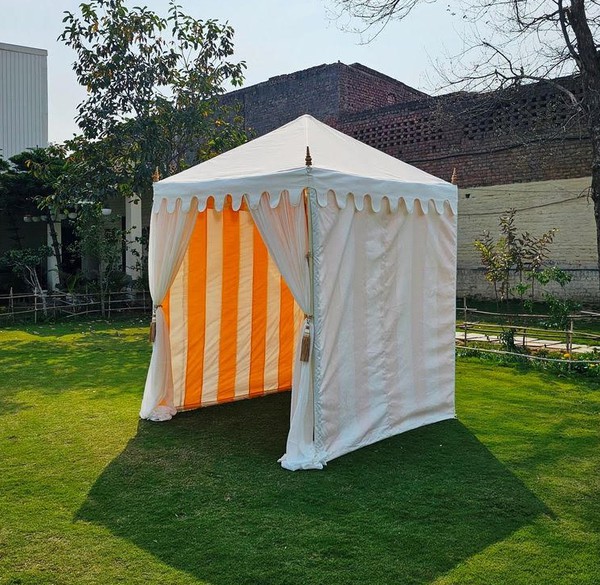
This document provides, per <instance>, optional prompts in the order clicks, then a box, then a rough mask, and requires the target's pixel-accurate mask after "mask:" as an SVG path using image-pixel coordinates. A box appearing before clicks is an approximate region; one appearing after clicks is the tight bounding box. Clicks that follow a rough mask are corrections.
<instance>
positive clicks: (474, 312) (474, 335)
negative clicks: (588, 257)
mask: <svg viewBox="0 0 600 585" xmlns="http://www.w3.org/2000/svg"><path fill="white" fill-rule="evenodd" d="M555 319H556V317H555V316H552V315H548V314H532V313H499V312H493V311H483V310H480V309H475V308H472V307H469V306H468V305H467V301H466V299H463V306H462V307H457V333H456V346H457V349H458V350H459V351H460V350H468V351H469V352H481V353H484V354H485V353H487V354H497V355H505V356H515V357H519V358H521V359H526V360H528V361H539V362H555V363H558V362H560V363H562V364H565V363H566V364H567V366H568V369H571V365H572V363H574V362H576V363H577V364H588V365H590V364H594V365H598V364H600V359H597V358H596V355H595V354H596V353H598V357H599V358H600V334H599V333H597V332H596V331H600V313H597V312H595V311H578V312H576V313H572V314H569V315H565V316H563V319H562V320H563V322H564V323H566V324H567V326H566V327H564V328H560V327H552V326H548V327H543V326H541V323H544V322H546V323H548V322H551V321H553V320H555ZM495 346H500V347H501V349H495ZM462 353H464V352H462ZM590 355H591V356H592V357H591V358H589V357H588V356H590Z"/></svg>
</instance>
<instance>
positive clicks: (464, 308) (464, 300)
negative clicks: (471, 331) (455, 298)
mask: <svg viewBox="0 0 600 585" xmlns="http://www.w3.org/2000/svg"><path fill="white" fill-rule="evenodd" d="M467 315H468V310H467V297H463V327H464V329H465V336H464V343H465V347H466V346H467V341H468V335H467V330H468V325H467Z"/></svg>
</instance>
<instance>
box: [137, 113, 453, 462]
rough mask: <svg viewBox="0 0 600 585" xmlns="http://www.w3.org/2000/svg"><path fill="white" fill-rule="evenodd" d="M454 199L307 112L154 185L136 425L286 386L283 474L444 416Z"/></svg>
mask: <svg viewBox="0 0 600 585" xmlns="http://www.w3.org/2000/svg"><path fill="white" fill-rule="evenodd" d="M306 147H309V148H310V155H311V157H312V166H311V165H310V164H306V163H310V162H311V161H310V160H307V161H305V152H306ZM456 200H457V192H456V187H455V186H453V185H451V184H449V183H446V182H444V181H442V180H440V179H438V178H436V177H433V176H431V175H429V174H427V173H425V172H423V171H421V170H419V169H416V168H414V167H411V166H410V165H407V164H405V163H403V162H401V161H399V160H397V159H395V158H393V157H391V156H388V155H386V154H384V153H382V152H380V151H378V150H375V149H373V148H371V147H369V146H366V145H365V144H363V143H361V142H358V141H356V140H354V139H352V138H350V137H348V136H346V135H344V134H342V133H340V132H338V131H336V130H334V129H332V128H330V127H328V126H326V125H325V124H322V123H321V122H319V121H317V120H315V119H314V118H312V117H311V116H308V115H305V116H301V117H300V118H298V119H297V120H294V121H293V122H290V123H289V124H287V125H285V126H283V127H281V128H279V129H277V130H275V131H273V132H271V133H269V134H267V135H265V136H262V137H260V138H257V139H256V140H253V141H251V142H249V143H247V144H244V145H242V146H240V147H238V148H235V149H233V150H231V151H229V152H226V153H224V154H222V155H220V156H217V157H215V158H214V159H211V160H208V161H206V162H204V163H202V164H199V165H197V166H195V167H193V168H190V169H188V170H186V171H184V172H182V173H179V174H177V175H174V176H172V177H169V178H167V179H165V180H162V181H159V182H158V183H156V184H155V187H154V207H153V212H152V218H151V227H150V246H149V279H150V291H151V294H152V298H153V302H154V306H155V311H156V339H155V342H154V347H153V353H152V359H151V363H150V368H149V372H148V377H147V380H146V387H145V391H144V397H143V401H142V408H141V413H140V416H141V417H142V418H146V419H151V420H166V419H168V418H170V417H171V416H172V415H173V414H175V413H176V412H177V411H178V410H186V409H190V408H197V407H200V406H205V405H209V404H216V403H222V402H227V401H230V400H237V399H241V398H248V397H254V396H259V395H264V394H265V393H268V392H274V391H280V390H283V389H289V387H290V385H291V386H292V401H291V413H290V431H289V436H288V440H287V447H286V453H285V455H284V456H283V457H282V458H281V464H282V465H283V467H285V468H287V469H310V468H317V469H319V468H322V466H323V465H324V464H325V463H326V462H327V461H330V460H331V459H333V458H335V457H338V456H340V455H342V454H344V453H348V452H350V451H352V450H354V449H357V448H359V447H362V446H364V445H367V444H370V443H373V442H375V441H379V440H381V439H384V438H386V437H390V436H392V435H394V434H397V433H400V432H403V431H406V430H409V429H413V428H416V427H419V426H422V425H426V424H430V423H434V422H437V421H440V420H444V419H448V418H452V417H454V326H455V274H456ZM267 250H268V251H267ZM308 350H310V352H309V355H307V354H308ZM303 353H304V355H301V354H303Z"/></svg>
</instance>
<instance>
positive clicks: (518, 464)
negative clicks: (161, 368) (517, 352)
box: [0, 321, 600, 585]
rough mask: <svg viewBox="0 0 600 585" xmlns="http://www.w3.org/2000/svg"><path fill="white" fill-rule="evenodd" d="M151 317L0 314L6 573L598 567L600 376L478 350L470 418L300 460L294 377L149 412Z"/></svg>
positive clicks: (331, 574) (312, 575)
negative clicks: (293, 464) (31, 318)
mask: <svg viewBox="0 0 600 585" xmlns="http://www.w3.org/2000/svg"><path fill="white" fill-rule="evenodd" d="M146 334H147V329H146V326H145V324H143V325H142V324H141V323H139V322H132V321H129V322H121V323H117V324H111V325H108V324H104V323H97V322H96V323H94V322H89V323H76V324H69V325H54V326H52V325H38V326H37V327H34V326H28V327H23V328H21V329H16V328H15V329H8V330H7V329H4V330H1V331H0V583H1V584H2V585H5V584H13V585H16V584H20V585H29V584H63V583H65V584H85V583H94V584H95V583H105V584H114V583H126V584H127V583H133V584H137V583H139V584H144V585H148V584H167V583H173V584H191V583H196V584H197V583H206V584H212V585H243V584H248V585H250V584H253V585H254V584H256V585H263V584H265V585H293V584H299V585H300V584H302V585H304V584H323V585H325V584H327V585H337V584H344V585H346V584H350V583H358V584H363V585H370V584H394V585H396V584H398V585H404V584H413V583H414V584H417V583H419V584H421V583H435V584H438V585H441V584H450V583H454V584H461V585H464V584H469V583H473V584H487V583H497V584H507V583H508V584H510V585H516V584H520V583H531V584H557V583H573V584H578V585H579V584H582V585H583V584H590V585H591V584H597V583H599V582H600V534H599V531H600V503H599V502H600V489H599V488H600V388H599V387H598V386H597V385H594V384H593V383H592V382H589V381H585V380H583V379H578V378H568V379H567V378H556V377H552V376H550V375H548V374H545V373H543V372H537V371H529V370H519V369H516V368H509V367H500V366H493V365H490V364H489V363H488V364H486V363H485V362H480V361H478V360H476V359H474V358H461V359H460V360H459V362H458V370H457V410H458V417H459V418H458V420H454V421H446V422H443V423H438V424H436V425H432V426H429V427H425V428H422V429H418V430H416V431H412V432H409V433H405V434H403V435H400V436H398V437H394V438H392V439H390V440H387V441H384V442H381V443H378V444H376V445H372V446H371V447H368V448H365V449H362V450H360V451H358V452H355V453H352V454H350V455H347V456H345V457H342V458H340V459H338V460H335V461H333V462H331V463H330V464H329V466H328V467H327V468H326V470H324V471H322V472H297V473H291V472H287V471H284V470H282V469H281V468H280V467H279V465H278V464H277V463H276V459H277V458H278V457H279V456H280V455H281V454H282V453H283V450H284V445H285V438H286V433H287V425H288V409H289V394H287V393H286V394H282V395H277V396H271V397H268V398H263V399H257V400H251V401H246V402H239V403H235V404H229V405H225V406H221V407H214V408H208V409H203V410H199V411H195V412H190V413H185V414H180V415H178V416H177V417H176V418H175V419H173V421H171V422H169V423H162V424H158V423H149V422H144V421H142V422H140V421H138V418H137V413H138V409H139V405H140V399H141V392H142V388H143V383H144V378H145V371H146V366H147V363H148V359H149V355H150V347H149V346H148V344H147V342H146Z"/></svg>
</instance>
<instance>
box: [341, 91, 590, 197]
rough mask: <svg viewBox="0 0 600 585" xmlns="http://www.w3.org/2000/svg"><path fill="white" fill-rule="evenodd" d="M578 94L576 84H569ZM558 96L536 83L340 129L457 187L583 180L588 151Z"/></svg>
mask: <svg viewBox="0 0 600 585" xmlns="http://www.w3.org/2000/svg"><path fill="white" fill-rule="evenodd" d="M568 83H570V84H571V85H572V88H573V91H574V93H579V92H580V88H579V86H578V83H577V81H576V80H572V81H568ZM567 99H568V98H566V97H565V96H564V95H563V94H562V93H561V92H559V91H558V90H556V89H554V88H552V87H551V86H549V85H548V84H543V83H538V84H534V85H528V86H523V87H521V88H518V89H516V90H511V91H506V92H503V93H496V94H489V95H484V96H481V95H472V94H450V95H446V96H439V97H435V98H428V99H424V98H422V99H419V100H418V101H412V102H408V103H403V104H399V105H395V106H388V107H385V108H379V109H376V110H375V109H374V110H369V111H363V112H358V113H347V112H346V113H343V114H341V115H340V117H339V118H338V121H337V128H338V129H339V130H341V131H342V132H345V133H346V134H349V135H350V136H353V137H355V138H357V139H358V140H361V141H363V142H365V143H367V144H369V145H371V146H373V147H375V148H378V149H379V150H382V151H384V152H387V153H388V154H390V155H392V156H394V157H396V158H399V159H401V160H404V161H405V162H407V163H409V164H412V165H414V166H417V167H419V168H421V169H423V170H425V171H427V172H429V173H431V174H434V175H436V176H439V177H441V178H443V179H446V180H448V179H449V178H450V177H451V176H452V171H453V169H454V168H456V169H457V172H458V177H459V183H458V184H459V185H460V186H477V185H497V184H506V183H516V182H528V181H541V180H549V179H561V178H572V177H581V176H585V175H587V174H589V169H590V165H591V151H590V147H589V144H588V141H586V131H585V128H583V126H582V124H581V120H580V119H579V118H577V117H576V116H573V115H572V112H571V110H570V107H569V103H568V101H567Z"/></svg>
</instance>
